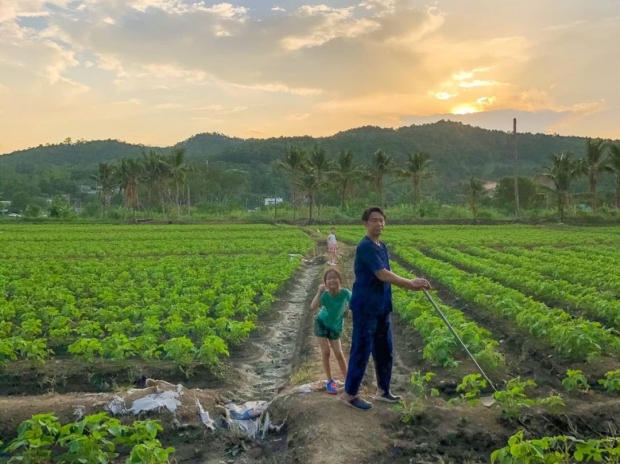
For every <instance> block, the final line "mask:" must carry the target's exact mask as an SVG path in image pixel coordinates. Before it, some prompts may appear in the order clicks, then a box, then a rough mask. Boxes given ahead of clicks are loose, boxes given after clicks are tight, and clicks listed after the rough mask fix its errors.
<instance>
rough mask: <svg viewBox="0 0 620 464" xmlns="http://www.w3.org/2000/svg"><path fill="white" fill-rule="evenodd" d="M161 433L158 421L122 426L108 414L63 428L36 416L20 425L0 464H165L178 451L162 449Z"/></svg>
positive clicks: (49, 416)
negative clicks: (123, 463)
mask: <svg viewBox="0 0 620 464" xmlns="http://www.w3.org/2000/svg"><path fill="white" fill-rule="evenodd" d="M162 430H163V428H162V426H161V425H160V424H159V423H158V422H157V421H153V420H145V421H134V422H133V424H132V425H123V424H122V423H121V422H120V421H119V420H118V419H116V418H113V417H109V416H108V414H107V413H105V412H103V413H98V414H92V415H89V416H86V417H84V418H83V419H81V420H78V421H75V422H70V423H68V424H64V425H63V424H62V423H61V422H60V421H59V420H58V418H57V417H56V416H54V415H53V414H37V415H34V416H32V417H31V418H30V419H28V420H26V421H24V422H22V423H21V425H20V426H19V427H18V429H17V437H16V438H15V439H13V440H12V441H11V442H9V443H8V444H7V445H6V446H5V447H4V450H3V451H4V455H8V456H10V457H7V458H3V457H0V463H2V462H4V463H8V464H14V463H23V464H42V463H50V464H51V463H53V464H70V463H74V464H75V463H81V464H95V463H97V464H106V463H118V462H120V461H119V458H121V457H125V456H127V457H126V459H125V464H164V463H168V462H169V460H170V457H171V455H173V453H174V452H175V449H174V448H172V447H168V448H164V447H163V446H162V444H161V442H160V441H159V439H158V438H157V434H158V433H159V432H161V431H162ZM0 450H2V443H1V442H0Z"/></svg>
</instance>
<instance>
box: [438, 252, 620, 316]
mask: <svg viewBox="0 0 620 464" xmlns="http://www.w3.org/2000/svg"><path fill="white" fill-rule="evenodd" d="M466 251H467V253H463V252H461V251H459V250H457V249H456V248H446V247H444V248H433V249H432V250H431V252H432V253H433V254H434V255H436V256H438V257H440V258H442V259H444V260H446V261H448V262H451V263H454V264H456V265H459V266H464V267H466V268H467V269H470V270H471V271H473V272H475V273H477V274H479V275H483V276H486V277H489V278H491V279H493V280H496V281H498V282H500V283H501V284H502V285H504V286H507V287H510V288H514V289H516V290H519V291H521V292H524V293H526V294H528V295H531V296H532V297H534V298H538V299H540V300H542V301H547V302H554V303H556V304H562V305H566V307H567V308H569V309H570V311H571V312H574V313H576V314H577V313H581V312H583V313H584V314H585V315H586V316H590V317H595V318H598V319H599V320H601V321H603V322H604V323H606V324H607V325H608V326H609V327H615V326H618V324H619V323H620V301H618V299H617V298H616V295H615V294H614V293H612V292H608V291H605V290H601V289H598V288H596V287H595V286H587V285H583V284H580V283H576V282H568V281H565V280H556V279H550V278H548V277H547V276H545V275H544V274H543V273H541V272H539V271H538V268H537V266H536V265H535V264H532V263H529V262H528V261H527V260H520V258H516V257H515V259H512V260H511V259H507V260H506V261H510V262H506V263H504V262H502V261H504V259H503V258H504V256H505V254H504V253H502V252H499V251H495V250H492V249H490V248H486V247H467V248H466ZM558 255H559V254H558ZM556 261H557V262H559V263H561V262H562V258H561V255H559V256H558V257H557V258H556V259H555V260H554V261H553V263H554V264H555V262H556ZM574 265H575V264H574V263H573V266H574ZM515 269H518V272H515Z"/></svg>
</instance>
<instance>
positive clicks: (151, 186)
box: [141, 150, 168, 208]
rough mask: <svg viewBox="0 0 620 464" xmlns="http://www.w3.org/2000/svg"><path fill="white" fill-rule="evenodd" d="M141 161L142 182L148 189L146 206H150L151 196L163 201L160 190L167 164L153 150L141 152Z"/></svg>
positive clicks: (161, 189) (161, 190)
mask: <svg viewBox="0 0 620 464" xmlns="http://www.w3.org/2000/svg"><path fill="white" fill-rule="evenodd" d="M141 163H142V166H143V170H144V172H143V174H144V182H145V183H146V186H147V191H148V207H149V208H150V207H151V202H152V200H153V196H157V197H158V198H159V201H160V203H162V202H163V198H162V192H163V184H164V181H165V177H166V171H167V169H168V166H167V164H166V162H165V160H164V157H163V156H162V155H160V154H159V153H156V152H155V151H153V150H150V151H149V152H148V153H146V152H142V159H141Z"/></svg>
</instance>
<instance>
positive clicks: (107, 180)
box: [91, 163, 117, 219]
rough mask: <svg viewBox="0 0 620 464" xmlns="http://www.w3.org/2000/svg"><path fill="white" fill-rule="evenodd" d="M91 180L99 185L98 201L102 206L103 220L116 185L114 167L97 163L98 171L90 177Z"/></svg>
mask: <svg viewBox="0 0 620 464" xmlns="http://www.w3.org/2000/svg"><path fill="white" fill-rule="evenodd" d="M91 178H92V179H93V180H95V181H96V182H97V184H99V187H101V190H99V193H98V196H99V201H101V204H102V205H103V219H105V215H106V210H107V208H108V206H109V204H110V197H111V196H112V191H113V190H114V187H115V186H116V185H117V182H116V178H115V176H114V166H113V165H112V164H108V163H99V171H98V173H97V174H93V175H92V176H91Z"/></svg>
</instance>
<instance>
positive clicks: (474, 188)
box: [467, 177, 486, 224]
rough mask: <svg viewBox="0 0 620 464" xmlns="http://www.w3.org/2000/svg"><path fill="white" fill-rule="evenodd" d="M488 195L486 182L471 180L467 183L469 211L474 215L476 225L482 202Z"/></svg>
mask: <svg viewBox="0 0 620 464" xmlns="http://www.w3.org/2000/svg"><path fill="white" fill-rule="evenodd" d="M485 194H486V190H485V189H484V182H482V181H481V180H479V179H475V178H473V177H472V178H470V179H469V182H468V183H467V204H468V205H469V210H470V211H471V213H472V214H473V215H474V224H477V223H478V210H479V208H480V200H482V197H483V196H484V195H485Z"/></svg>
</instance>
